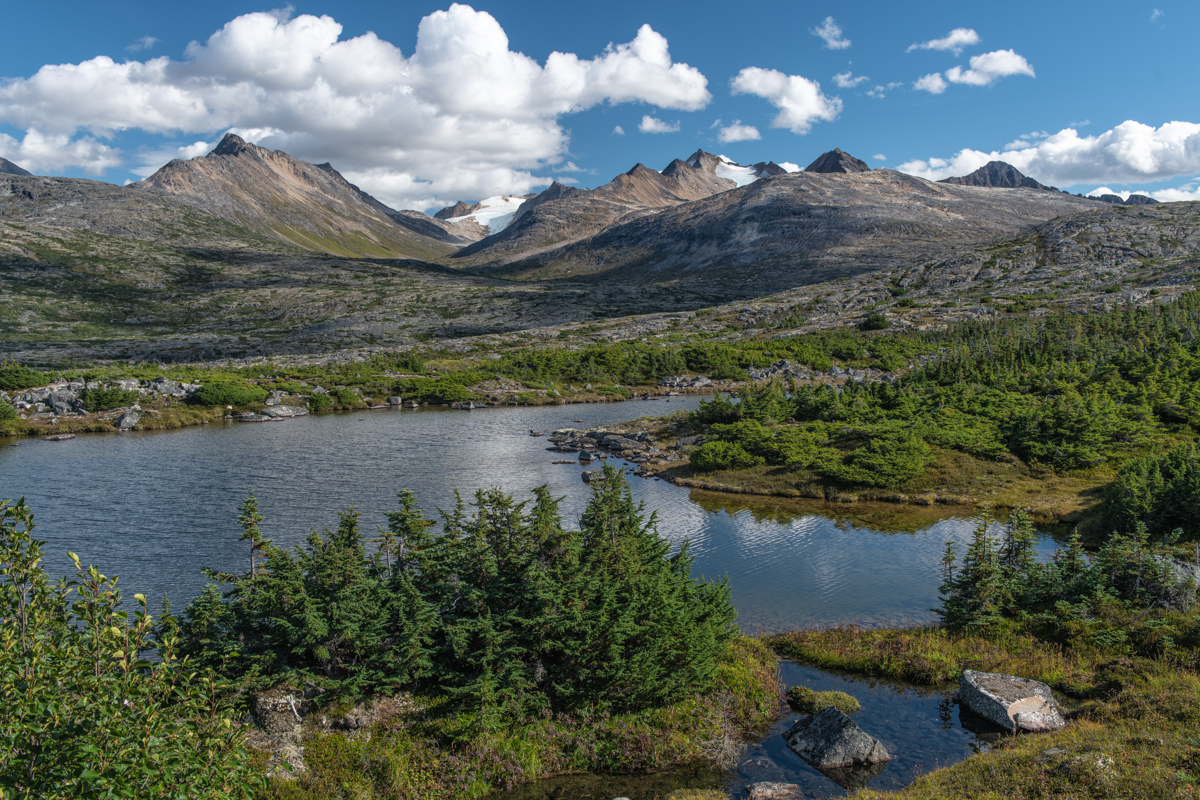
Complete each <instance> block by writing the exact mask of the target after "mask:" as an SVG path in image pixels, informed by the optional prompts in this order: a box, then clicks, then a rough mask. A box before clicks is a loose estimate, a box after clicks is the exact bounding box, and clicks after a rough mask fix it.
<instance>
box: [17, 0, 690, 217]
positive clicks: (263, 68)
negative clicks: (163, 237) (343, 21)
mask: <svg viewBox="0 0 1200 800" xmlns="http://www.w3.org/2000/svg"><path fill="white" fill-rule="evenodd" d="M341 33H342V26H341V25H340V24H339V23H338V22H337V21H335V20H334V19H333V18H331V17H329V16H320V17H317V16H312V15H300V16H296V17H292V16H291V12H290V11H283V12H273V13H252V14H246V15H243V16H240V17H237V18H236V19H233V20H231V21H230V22H228V23H227V24H226V25H224V26H223V27H222V28H221V29H220V30H219V31H217V32H216V33H214V34H213V35H212V36H210V37H209V38H208V40H207V41H205V42H203V43H200V42H193V43H192V44H191V45H189V46H188V48H187V51H186V57H185V58H184V59H183V60H180V61H175V60H172V59H170V58H168V57H165V56H163V57H158V58H152V59H148V60H146V61H137V60H131V61H126V62H124V63H116V62H114V61H113V60H112V59H110V58H107V57H105V56H98V57H96V58H93V59H90V60H88V61H83V62H81V63H78V64H48V65H46V66H44V67H42V68H41V69H39V70H38V71H37V72H36V73H35V74H33V75H32V76H30V77H27V78H17V79H12V80H8V81H5V82H3V83H0V122H5V123H8V124H10V125H12V126H14V127H17V128H20V129H22V130H24V131H26V135H25V139H26V140H29V139H30V137H31V136H34V134H36V135H37V137H41V139H40V140H37V141H40V142H42V143H43V144H45V143H49V144H45V146H43V148H42V150H45V147H51V149H53V150H54V154H53V155H51V154H49V153H43V154H42V155H41V156H40V158H41V161H40V162H39V163H41V164H44V165H45V166H44V167H43V168H44V169H63V168H69V167H79V168H83V169H85V170H89V171H92V172H97V173H98V172H102V171H104V170H105V169H109V168H111V167H113V166H116V165H118V164H120V163H123V162H124V161H125V156H124V155H123V154H121V153H120V152H119V151H118V150H116V149H115V148H113V147H112V146H110V145H105V144H102V143H101V141H100V140H103V139H105V138H107V137H110V136H111V135H113V134H114V133H117V132H120V131H125V130H130V129H138V130H141V131H143V132H146V133H150V134H155V135H160V136H163V137H178V136H180V135H181V134H184V135H187V134H192V135H199V137H202V138H204V139H205V140H215V139H216V138H219V136H220V135H221V134H222V133H223V132H224V131H226V130H235V131H258V132H261V135H259V136H257V137H246V138H250V140H251V141H256V142H257V143H258V144H260V145H263V146H264V147H271V148H275V149H281V150H285V151H287V152H289V153H291V154H292V155H295V156H298V157H300V158H304V159H306V160H309V161H317V162H320V161H327V160H328V161H331V162H332V163H333V164H334V166H336V167H337V168H338V169H339V170H341V171H342V172H343V173H344V174H345V175H346V177H347V178H349V179H350V180H352V181H354V182H355V183H357V184H358V185H360V186H362V187H363V188H364V189H365V190H366V191H368V192H371V193H372V194H375V195H376V196H378V197H379V198H380V199H381V200H383V201H384V202H387V203H389V204H391V205H395V206H398V207H403V208H425V207H429V206H432V205H436V204H438V203H439V202H441V201H440V200H439V198H445V199H447V200H455V199H458V198H462V197H467V198H470V197H488V196H491V195H496V194H521V193H524V192H527V191H529V189H530V188H531V187H533V186H537V185H541V184H544V183H546V182H547V180H546V179H545V178H539V177H537V176H536V175H535V174H534V172H535V171H536V170H543V169H544V170H555V169H556V165H557V164H559V163H560V162H561V161H562V160H563V157H564V156H565V155H566V153H567V145H568V142H569V134H568V132H567V131H566V130H564V129H563V127H562V126H561V124H560V117H562V116H563V115H566V114H570V113H572V112H576V111H581V110H583V109H586V108H591V107H594V106H597V105H600V104H604V103H608V104H616V103H626V102H643V103H648V104H650V105H653V106H657V107H659V108H667V109H676V110H684V111H693V110H697V109H700V108H703V107H704V106H706V105H707V104H708V102H709V100H710V99H711V95H710V94H709V92H708V88H707V85H708V81H707V79H706V78H705V77H704V75H703V74H702V73H701V72H700V71H699V70H697V69H695V68H694V67H691V66H688V65H687V64H681V63H676V62H674V61H673V60H672V58H671V56H670V52H669V50H668V47H667V40H666V39H665V38H664V37H663V36H662V35H661V34H659V33H657V32H656V31H654V30H653V29H652V28H650V26H648V25H643V26H642V27H641V28H639V29H638V30H637V33H636V35H635V36H634V38H633V39H632V40H631V41H629V42H626V43H623V44H610V45H609V46H608V47H607V48H605V50H604V51H603V52H601V53H600V54H598V55H596V56H595V57H593V58H590V59H589V58H581V57H579V56H577V55H575V54H572V53H562V52H553V53H551V54H550V55H549V56H548V57H547V58H546V60H545V63H539V62H538V61H536V60H534V59H533V58H530V57H528V56H526V55H524V54H522V53H519V52H514V51H512V50H511V49H510V48H509V41H508V36H507V35H506V34H505V32H504V30H503V28H502V27H501V26H500V24H499V23H498V22H497V21H496V20H495V19H494V18H493V17H492V16H491V15H490V14H487V13H485V12H481V11H476V10H474V9H473V8H471V7H470V6H467V5H460V4H455V5H451V6H450V8H449V9H447V10H444V11H437V12H434V13H432V14H430V15H428V16H426V17H425V18H424V19H423V20H422V21H421V23H420V25H419V26H418V29H417V39H416V47H415V49H414V51H413V53H412V54H411V55H408V56H405V55H404V54H403V53H402V52H401V51H400V49H399V48H398V47H396V46H395V45H393V44H391V43H390V42H387V41H385V40H383V39H381V38H379V37H378V36H376V35H375V34H374V33H365V34H363V35H361V36H357V37H354V38H350V39H343V38H341ZM243 135H244V136H245V134H243ZM14 141H15V140H12V139H11V137H9V140H7V141H5V142H4V143H3V145H2V146H3V147H5V148H6V150H8V151H12V150H13V148H14V147H15V146H16V145H15V144H14ZM29 148H32V145H30V146H29V147H27V148H26V149H29ZM164 148H165V145H164ZM151 149H152V148H151ZM166 149H169V148H166ZM163 155H167V153H166V150H165V149H164V152H163ZM14 160H15V159H14ZM26 160H27V161H30V159H28V158H27V159H26ZM18 163H20V162H18Z"/></svg>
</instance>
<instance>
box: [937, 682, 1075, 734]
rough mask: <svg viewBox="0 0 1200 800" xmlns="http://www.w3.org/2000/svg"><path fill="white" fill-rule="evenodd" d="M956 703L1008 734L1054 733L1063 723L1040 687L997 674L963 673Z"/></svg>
mask: <svg viewBox="0 0 1200 800" xmlns="http://www.w3.org/2000/svg"><path fill="white" fill-rule="evenodd" d="M958 700H959V702H960V703H962V704H963V705H965V706H966V707H967V708H969V709H971V710H972V711H974V712H975V713H976V714H978V715H979V716H981V717H983V718H984V719H986V720H988V721H990V722H994V723H996V724H997V725H999V726H1000V727H1002V728H1007V729H1008V730H1012V731H1030V732H1039V731H1056V730H1058V729H1059V728H1062V727H1065V726H1066V724H1067V722H1066V720H1064V719H1063V717H1062V714H1061V713H1060V712H1059V710H1058V704H1057V703H1055V702H1054V695H1053V694H1051V692H1050V687H1049V686H1047V685H1046V684H1044V683H1040V682H1038V681H1034V680H1030V679H1028V678H1020V677H1017V676H1016V675H1002V674H1000V673H998V672H977V671H975V670H973V669H969V670H966V671H965V672H963V675H962V678H960V679H959V682H958Z"/></svg>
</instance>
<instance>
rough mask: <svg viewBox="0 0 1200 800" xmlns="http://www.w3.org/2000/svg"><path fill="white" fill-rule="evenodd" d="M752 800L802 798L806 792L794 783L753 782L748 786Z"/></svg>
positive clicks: (797, 799)
mask: <svg viewBox="0 0 1200 800" xmlns="http://www.w3.org/2000/svg"><path fill="white" fill-rule="evenodd" d="M746 794H748V795H750V800H801V798H803V797H804V793H803V792H801V791H800V787H799V786H798V785H796V784H794V783H774V782H763V783H751V784H750V785H748V786H747V787H746Z"/></svg>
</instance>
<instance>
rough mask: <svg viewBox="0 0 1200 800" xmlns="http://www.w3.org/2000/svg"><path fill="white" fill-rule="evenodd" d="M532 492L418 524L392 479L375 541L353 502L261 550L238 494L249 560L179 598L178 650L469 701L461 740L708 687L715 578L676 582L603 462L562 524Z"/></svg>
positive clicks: (300, 675)
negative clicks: (284, 543)
mask: <svg viewBox="0 0 1200 800" xmlns="http://www.w3.org/2000/svg"><path fill="white" fill-rule="evenodd" d="M534 495H535V498H534V502H533V504H532V507H529V508H528V510H527V507H526V504H524V503H516V502H515V501H514V500H513V499H512V497H510V496H508V495H506V494H504V493H503V492H501V491H500V490H498V489H490V490H486V491H484V490H480V491H479V492H476V494H475V507H476V511H475V513H474V514H468V513H467V511H466V509H465V508H464V505H463V503H462V502H461V501H460V502H459V504H458V507H457V508H455V509H454V510H453V511H452V512H451V513H447V514H443V522H444V525H443V530H442V532H441V534H440V535H436V536H435V535H432V534H431V533H430V532H429V530H428V528H429V525H430V523H428V522H427V521H426V520H425V518H424V517H423V515H422V513H421V511H420V509H419V508H418V506H417V504H416V499H415V498H414V497H413V496H412V494H411V493H409V492H404V493H402V494H401V495H400V499H401V507H400V510H398V511H393V512H389V513H387V515H386V516H387V518H388V528H387V529H386V530H381V531H380V535H379V537H378V538H377V539H375V540H374V541H375V542H377V543H378V549H377V550H376V551H375V552H369V551H368V549H367V546H366V542H365V541H364V536H363V534H362V533H361V531H360V530H359V526H358V517H359V515H358V513H357V512H355V511H354V510H349V511H346V512H343V513H342V514H341V519H340V524H339V525H338V528H337V530H336V531H328V530H327V531H325V532H324V533H318V532H316V531H313V532H312V534H311V535H310V536H309V539H308V546H307V547H306V548H304V549H299V550H297V551H295V552H291V551H287V550H283V549H282V548H278V547H275V546H273V545H272V544H271V543H270V542H269V541H267V540H264V539H262V537H261V534H260V533H259V530H258V522H260V521H261V520H262V517H261V516H260V515H259V513H258V509H257V504H256V502H255V501H254V498H253V495H251V497H250V498H248V499H247V501H246V502H245V503H244V504H243V508H242V511H243V513H242V516H241V517H240V519H239V521H240V522H241V524H242V525H243V528H244V531H245V533H244V535H243V537H242V538H243V539H244V540H246V541H248V542H249V550H250V553H251V556H252V558H251V571H250V573H249V574H246V575H240V576H222V577H224V578H225V579H226V580H227V581H229V582H230V583H231V584H232V588H231V590H230V591H229V592H227V593H226V596H225V597H224V598H222V596H221V593H220V592H219V591H218V589H217V588H216V586H211V587H210V588H209V589H207V590H206V591H205V592H204V593H203V594H201V595H200V596H199V597H198V598H196V600H194V601H193V602H192V604H191V605H189V606H188V608H187V609H186V611H185V612H184V614H183V615H182V619H181V620H180V623H179V625H180V629H181V630H182V632H183V635H184V641H185V643H186V647H185V650H186V652H188V653H189V654H190V655H191V656H192V658H193V660H194V661H195V663H198V664H200V665H210V666H213V667H221V668H223V670H224V674H225V676H226V677H227V678H228V679H229V680H230V681H233V682H238V684H239V685H242V686H245V685H246V683H247V682H248V683H250V684H257V685H259V686H261V685H264V684H265V685H274V684H275V683H277V682H279V681H280V680H281V679H283V678H284V677H285V676H286V678H287V680H289V681H305V682H311V683H313V684H316V685H319V686H322V687H324V688H327V689H330V690H333V691H334V693H335V696H342V697H354V696H358V695H362V694H365V693H367V692H373V691H380V690H385V689H397V688H400V687H425V688H427V689H430V690H432V691H434V692H436V693H437V694H440V695H443V696H445V695H447V694H448V695H449V696H450V698H451V699H452V700H453V702H454V703H455V704H456V705H457V707H459V708H463V709H465V710H468V711H471V712H473V713H475V714H477V720H478V722H477V723H473V724H472V733H471V735H472V736H475V735H477V733H478V728H479V727H482V728H487V729H492V728H495V729H498V727H497V726H494V723H499V721H500V720H504V719H507V720H512V719H518V718H521V717H523V716H528V715H531V714H532V715H537V714H540V713H542V712H543V711H567V710H573V709H587V708H594V707H597V706H599V707H603V708H607V709H613V710H618V711H623V710H633V709H644V708H657V707H662V706H664V705H667V704H670V703H673V702H677V701H679V700H680V699H681V698H684V697H688V696H690V695H692V694H694V693H696V692H702V691H707V690H709V689H710V688H711V687H712V686H713V684H714V681H715V680H716V679H717V676H718V672H719V668H720V660H721V658H722V655H723V654H724V653H725V652H726V650H727V648H728V645H729V643H730V642H731V641H733V639H735V638H737V637H738V635H739V634H738V631H737V627H736V625H734V618H735V612H734V610H733V606H732V602H731V600H730V594H729V587H728V585H727V584H726V583H709V582H705V581H702V580H697V579H694V578H692V577H691V565H692V559H691V557H690V556H689V555H688V552H687V549H686V548H684V550H683V551H682V552H680V553H678V554H676V555H674V556H671V557H668V553H669V552H670V550H671V545H670V544H669V543H668V542H667V541H666V540H665V539H662V538H661V537H659V535H658V533H657V529H656V527H655V525H656V523H655V518H654V517H653V516H651V517H649V518H647V517H646V516H645V513H644V509H643V506H641V505H638V504H635V503H634V501H633V497H632V494H631V493H630V490H629V487H628V485H627V484H626V483H625V479H624V477H623V475H622V473H621V472H620V471H618V470H616V469H614V468H612V467H608V466H606V467H605V469H604V474H603V477H602V478H601V480H599V481H598V482H595V483H593V484H592V500H591V502H590V503H589V504H588V506H587V509H586V510H585V511H584V514H583V516H582V518H581V520H580V530H566V529H564V527H563V526H562V523H561V519H560V516H559V512H558V502H557V501H556V500H554V499H553V498H551V497H550V495H549V493H548V492H547V491H546V490H545V489H544V488H542V489H537V490H535V491H534ZM259 553H265V554H266V561H265V563H264V564H261V565H259V564H257V563H256V560H255V559H256V555H257V554H259ZM268 620H269V621H270V624H264V623H265V621H268Z"/></svg>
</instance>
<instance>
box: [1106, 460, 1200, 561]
mask: <svg viewBox="0 0 1200 800" xmlns="http://www.w3.org/2000/svg"><path fill="white" fill-rule="evenodd" d="M1104 516H1105V518H1106V520H1107V521H1108V524H1109V525H1111V526H1112V527H1114V528H1116V529H1124V530H1129V529H1131V528H1134V527H1135V526H1136V525H1138V524H1139V523H1140V524H1143V525H1145V526H1146V527H1147V528H1149V529H1150V530H1156V531H1170V530H1175V529H1176V528H1178V529H1181V530H1182V531H1183V535H1184V537H1186V538H1187V539H1189V540H1190V539H1200V451H1198V450H1197V448H1196V445H1195V443H1194V442H1189V443H1186V444H1181V445H1178V446H1177V447H1174V448H1172V449H1171V450H1170V451H1168V452H1167V453H1166V454H1165V455H1147V456H1143V457H1141V458H1138V459H1134V460H1133V461H1130V462H1128V463H1127V464H1125V466H1124V467H1122V468H1121V472H1120V475H1119V476H1118V477H1117V480H1116V482H1115V483H1113V485H1112V486H1111V487H1109V489H1108V492H1107V493H1106V496H1105V499H1104Z"/></svg>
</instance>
